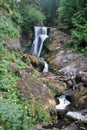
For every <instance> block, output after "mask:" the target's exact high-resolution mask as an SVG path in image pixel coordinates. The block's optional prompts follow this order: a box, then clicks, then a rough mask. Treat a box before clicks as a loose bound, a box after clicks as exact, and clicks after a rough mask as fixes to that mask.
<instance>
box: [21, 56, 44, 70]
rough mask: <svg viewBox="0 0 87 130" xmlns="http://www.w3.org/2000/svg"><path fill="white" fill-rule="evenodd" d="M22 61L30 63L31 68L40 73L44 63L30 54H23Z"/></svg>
mask: <svg viewBox="0 0 87 130" xmlns="http://www.w3.org/2000/svg"><path fill="white" fill-rule="evenodd" d="M23 60H24V61H26V62H30V63H31V64H32V66H33V67H34V68H35V69H37V70H38V71H42V70H43V68H44V62H42V61H41V60H40V59H39V58H38V57H37V56H35V55H32V54H24V55H23Z"/></svg>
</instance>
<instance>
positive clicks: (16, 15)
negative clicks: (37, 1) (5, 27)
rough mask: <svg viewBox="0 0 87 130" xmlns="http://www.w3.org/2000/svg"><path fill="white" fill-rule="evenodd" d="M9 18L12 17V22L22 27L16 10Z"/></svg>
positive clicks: (19, 15) (20, 17)
mask: <svg viewBox="0 0 87 130" xmlns="http://www.w3.org/2000/svg"><path fill="white" fill-rule="evenodd" d="M11 17H12V20H13V22H14V23H16V25H22V22H23V18H22V16H21V14H20V13H19V12H18V11H17V10H16V11H13V13H12V16H11Z"/></svg>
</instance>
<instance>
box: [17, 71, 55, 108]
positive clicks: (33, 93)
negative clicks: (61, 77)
mask: <svg viewBox="0 0 87 130" xmlns="http://www.w3.org/2000/svg"><path fill="white" fill-rule="evenodd" d="M17 87H18V88H19V90H20V94H21V96H22V97H23V98H27V99H29V100H31V101H38V102H39V103H41V104H42V105H43V106H44V109H48V110H51V109H53V108H54V106H55V100H54V97H53V95H52V93H51V91H50V89H49V88H48V87H47V86H46V85H45V84H44V83H43V82H42V81H41V79H40V78H38V77H35V78H34V77H32V76H31V75H30V74H28V73H26V72H25V73H23V75H22V77H21V79H20V81H19V82H18V84H17Z"/></svg>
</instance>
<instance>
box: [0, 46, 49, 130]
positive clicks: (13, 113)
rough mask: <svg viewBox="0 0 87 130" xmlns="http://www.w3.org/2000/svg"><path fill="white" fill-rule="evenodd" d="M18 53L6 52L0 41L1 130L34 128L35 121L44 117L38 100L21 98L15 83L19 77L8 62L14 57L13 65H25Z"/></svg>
mask: <svg viewBox="0 0 87 130" xmlns="http://www.w3.org/2000/svg"><path fill="white" fill-rule="evenodd" d="M18 56H20V54H18V53H17V52H8V51H7V49H5V48H4V47H3V45H2V44H1V43H0V129H1V130H20V129H21V130H34V124H35V123H36V122H42V121H45V119H46V112H45V111H44V110H43V108H42V106H41V105H40V104H39V103H38V102H33V103H32V102H30V101H27V100H25V99H21V97H20V93H19V91H18V89H17V87H16V84H17V82H18V80H19V78H20V77H18V76H17V75H16V74H15V73H13V72H12V70H11V68H10V66H9V64H10V63H11V62H12V61H11V58H12V57H15V61H14V66H15V67H18V68H22V67H24V66H27V64H26V63H24V62H23V61H22V60H21V59H20V60H18V59H16V58H17V57H18Z"/></svg>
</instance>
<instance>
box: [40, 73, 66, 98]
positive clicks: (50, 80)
mask: <svg viewBox="0 0 87 130" xmlns="http://www.w3.org/2000/svg"><path fill="white" fill-rule="evenodd" d="M54 77H55V76H54V75H53V74H52V73H49V72H48V73H43V76H41V79H42V80H43V82H44V83H45V84H46V85H47V86H48V88H50V90H51V91H52V93H53V95H54V96H59V95H61V94H63V92H64V90H65V89H66V88H67V85H66V83H64V82H62V81H59V80H56V79H54Z"/></svg>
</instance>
